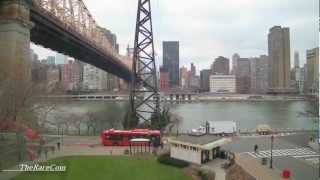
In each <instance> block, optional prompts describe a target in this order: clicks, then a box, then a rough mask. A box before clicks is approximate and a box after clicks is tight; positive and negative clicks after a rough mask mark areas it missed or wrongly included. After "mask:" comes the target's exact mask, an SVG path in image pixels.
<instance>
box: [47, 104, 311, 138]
mask: <svg viewBox="0 0 320 180" xmlns="http://www.w3.org/2000/svg"><path fill="white" fill-rule="evenodd" d="M162 105H163V106H168V107H170V111H171V112H172V113H175V114H177V115H179V116H180V117H181V119H182V120H181V122H180V123H179V125H178V128H179V131H180V132H186V131H188V130H190V129H192V128H197V127H199V126H200V125H204V123H205V121H236V123H237V127H238V128H239V129H240V130H241V131H247V130H254V129H255V128H256V126H257V125H258V124H269V125H270V126H271V127H272V128H273V129H286V128H294V129H310V130H311V129H315V128H316V127H315V123H314V121H313V119H312V118H311V117H305V116H303V115H301V113H303V112H305V111H306V110H310V109H312V107H311V104H310V103H309V102H307V101H260V102H249V101H247V102H197V103H184V104H162ZM126 107H127V104H126V103H124V102H104V101H69V102H59V103H58V104H57V108H56V111H53V112H52V114H51V116H50V117H51V120H53V121H54V118H56V117H57V116H55V114H56V113H59V111H63V113H65V114H68V113H70V114H71V113H73V114H80V115H81V114H83V115H85V114H86V113H87V112H93V111H99V110H105V111H109V114H110V117H111V116H112V118H115V119H117V120H116V121H119V122H120V121H121V120H122V119H123V117H124V114H125V112H126V109H127V108H126ZM80 118H81V116H80Z"/></svg>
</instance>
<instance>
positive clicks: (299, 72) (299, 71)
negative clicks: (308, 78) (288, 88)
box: [295, 67, 305, 94]
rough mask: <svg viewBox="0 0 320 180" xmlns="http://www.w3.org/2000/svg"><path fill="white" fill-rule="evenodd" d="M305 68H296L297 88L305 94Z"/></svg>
mask: <svg viewBox="0 0 320 180" xmlns="http://www.w3.org/2000/svg"><path fill="white" fill-rule="evenodd" d="M304 71H305V68H304V67H303V68H295V86H296V87H295V88H296V89H297V91H298V92H299V93H300V94H303V91H304V83H305V77H304V76H305V72H304Z"/></svg>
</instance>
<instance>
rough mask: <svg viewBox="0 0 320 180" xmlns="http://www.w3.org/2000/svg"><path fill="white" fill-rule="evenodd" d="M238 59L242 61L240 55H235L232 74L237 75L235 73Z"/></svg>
mask: <svg viewBox="0 0 320 180" xmlns="http://www.w3.org/2000/svg"><path fill="white" fill-rule="evenodd" d="M238 59H240V56H239V54H237V53H235V54H234V55H233V56H232V73H231V74H235V72H236V68H237V62H238Z"/></svg>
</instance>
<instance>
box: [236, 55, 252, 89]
mask: <svg viewBox="0 0 320 180" xmlns="http://www.w3.org/2000/svg"><path fill="white" fill-rule="evenodd" d="M250 66H251V64H250V60H249V59H248V58H240V59H238V62H237V69H236V72H235V75H236V89H237V92H238V93H241V94H247V93H249V92H250V88H251V85H250V84H251V78H250V75H251V70H250Z"/></svg>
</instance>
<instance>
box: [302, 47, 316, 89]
mask: <svg viewBox="0 0 320 180" xmlns="http://www.w3.org/2000/svg"><path fill="white" fill-rule="evenodd" d="M305 85H306V92H305V93H307V94H311V93H312V94H313V93H315V91H317V89H318V86H319V48H318V47H317V48H313V49H310V50H307V78H306V84H305Z"/></svg>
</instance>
